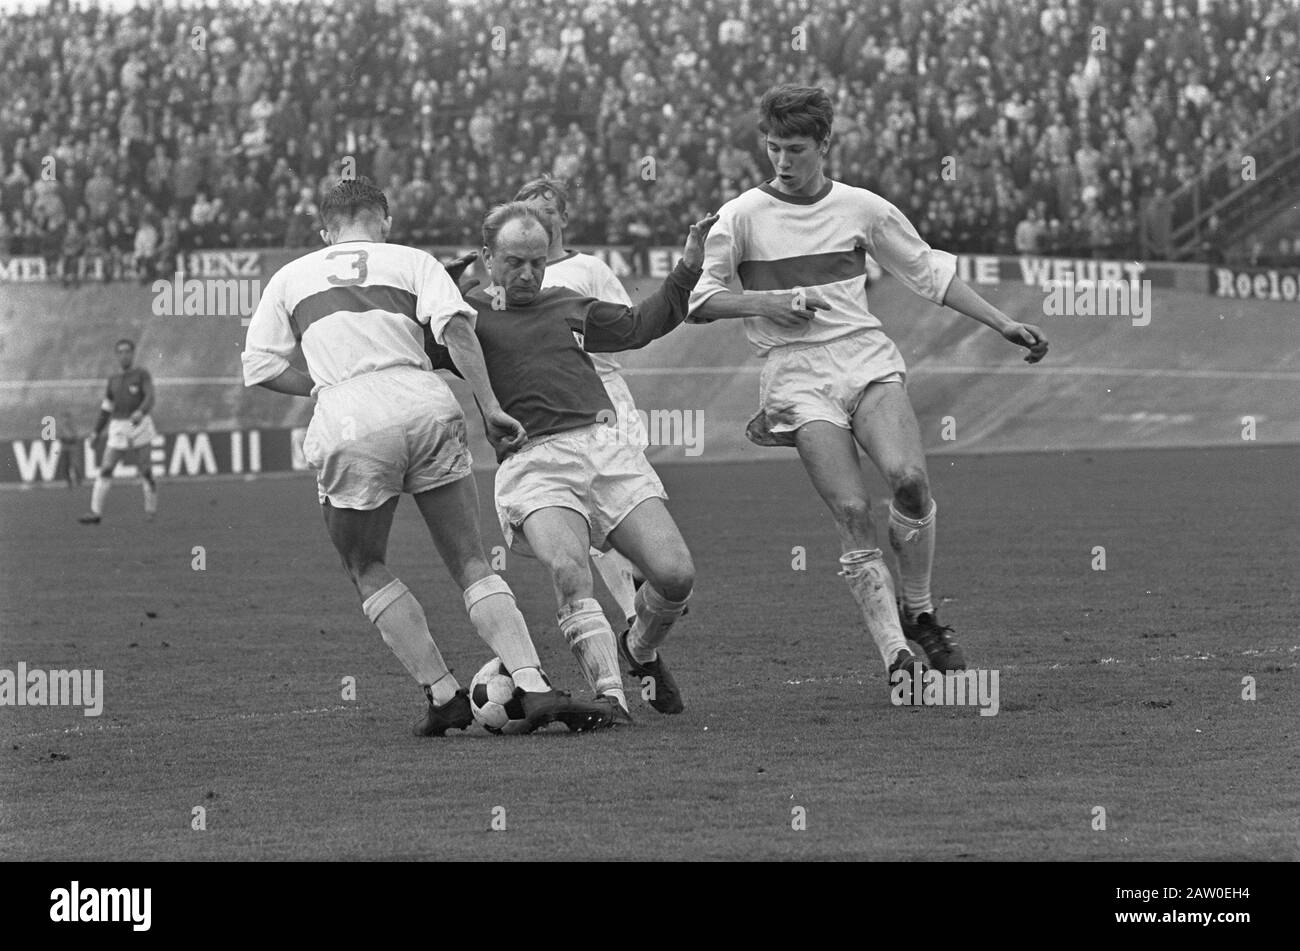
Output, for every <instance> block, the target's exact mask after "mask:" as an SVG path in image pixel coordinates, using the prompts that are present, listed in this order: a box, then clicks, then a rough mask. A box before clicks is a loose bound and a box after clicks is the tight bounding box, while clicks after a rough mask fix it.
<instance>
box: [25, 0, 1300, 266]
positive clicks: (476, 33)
mask: <svg viewBox="0 0 1300 951" xmlns="http://www.w3.org/2000/svg"><path fill="white" fill-rule="evenodd" d="M1298 35H1300V5H1297V4H1296V3H1295V2H1290V0H892V2H882V3H873V2H870V0H816V2H812V0H809V2H806V3H802V2H796V0H752V2H751V0H648V2H630V0H533V2H530V3H524V4H520V3H507V2H505V0H478V2H475V3H472V4H469V3H461V2H449V0H356V2H351V0H350V2H345V3H334V4H326V3H323V2H321V0H305V2H298V3H294V2H287V0H286V2H277V3H259V4H252V5H249V4H246V3H233V2H229V0H222V2H218V3H206V4H191V5H188V6H185V7H177V6H154V5H147V6H143V7H139V8H135V9H127V10H117V11H105V10H100V9H96V8H84V7H79V6H76V5H71V6H70V5H69V4H68V3H66V2H55V3H53V4H51V5H50V6H49V8H48V9H45V10H43V11H41V12H39V13H36V14H10V15H7V16H5V17H4V19H3V20H2V21H0V88H3V89H4V90H5V93H4V96H3V97H2V98H0V253H4V254H11V255H16V254H28V255H41V256H44V257H45V258H46V259H47V260H48V261H49V262H50V263H51V265H52V266H53V267H54V269H55V271H56V272H57V273H58V274H60V275H62V276H63V278H64V279H65V280H66V281H75V280H77V279H78V276H79V275H84V274H85V273H88V272H94V273H104V274H106V275H107V276H110V277H116V276H122V275H128V274H129V275H131V276H137V275H138V276H140V277H142V278H144V279H146V280H148V279H150V278H151V277H152V276H153V274H154V273H155V272H157V271H160V270H161V271H166V272H170V269H171V264H170V262H171V260H172V259H173V258H174V255H175V254H176V253H177V252H178V251H184V250H188V249H194V248H223V247H271V246H274V247H311V246H315V245H316V244H318V243H319V238H318V237H317V236H316V234H315V231H316V228H317V227H318V222H317V220H316V196H318V195H319V194H320V193H321V189H322V188H323V187H325V186H327V185H328V184H330V183H332V182H334V181H335V180H337V179H338V178H339V176H340V174H341V173H343V172H345V171H350V172H352V173H354V174H357V175H369V176H370V177H371V178H373V179H374V180H375V181H376V182H377V183H378V184H379V185H381V186H382V187H383V188H384V189H385V191H386V192H387V194H388V196H389V200H390V203H391V205H392V212H393V219H394V227H393V233H392V236H391V238H392V240H396V241H403V242H407V243H417V244H443V243H445V244H460V245H468V246H472V245H474V244H476V243H477V240H476V239H477V233H478V223H479V221H480V219H481V216H482V214H483V212H484V210H485V209H486V208H488V207H489V206H491V205H492V204H494V203H495V202H498V201H501V200H503V199H506V198H509V197H510V195H511V194H512V193H513V192H514V190H515V188H516V187H517V186H518V185H519V184H520V183H522V182H524V181H525V180H527V179H531V178H534V177H537V176H539V175H542V174H548V175H553V176H556V177H558V178H562V179H565V180H566V181H568V182H569V183H570V184H571V186H572V187H573V190H574V199H573V207H572V209H571V212H572V223H571V227H570V239H571V241H572V242H573V243H575V244H583V243H614V244H623V245H632V247H633V248H634V250H636V251H638V252H639V251H640V250H641V249H644V248H647V247H649V246H653V245H655V244H677V243H679V242H680V241H681V240H682V236H683V235H684V234H685V231H686V226H687V224H689V223H690V222H691V221H693V220H695V219H696V218H698V217H700V216H701V215H702V214H703V213H705V212H706V211H707V210H710V209H714V208H716V207H717V206H718V205H719V204H721V202H722V201H724V200H725V199H727V198H729V197H732V196H733V195H735V194H736V193H737V192H739V191H741V190H743V189H745V188H748V187H751V186H753V185H756V184H758V183H760V182H761V181H763V180H764V179H765V178H767V177H768V176H769V174H770V167H769V165H768V163H767V161H766V158H765V155H764V152H763V148H762V143H761V140H760V138H759V136H758V134H757V132H756V129H755V122H756V119H757V115H756V108H755V107H756V105H757V102H758V99H759V97H760V96H761V94H762V92H763V91H764V90H765V89H766V88H768V87H769V86H771V85H773V84H775V83H777V82H782V81H795V82H802V83H811V84H818V85H822V86H824V87H826V88H827V90H828V91H829V92H830V94H831V96H832V99H833V100H834V102H835V106H836V122H835V136H834V142H833V147H832V150H831V154H830V162H829V167H828V171H829V173H830V174H831V176H832V177H834V178H837V179H840V180H842V181H845V182H848V183H850V184H854V185H861V186H865V187H867V188H870V189H872V190H874V191H877V192H879V193H880V194H882V195H884V196H885V197H886V198H888V199H889V200H890V201H892V202H894V203H895V204H896V205H898V206H899V207H900V208H901V209H902V210H903V211H904V212H905V213H906V214H908V215H909V216H910V217H911V219H912V220H913V222H914V223H915V224H916V225H917V228H918V230H919V231H920V232H921V234H922V235H923V236H924V237H925V238H926V239H927V240H928V241H930V243H931V244H933V245H934V246H936V247H942V248H946V249H948V250H952V251H958V252H977V251H978V252H989V253H1041V254H1064V255H1072V256H1081V257H1120V258H1130V257H1134V256H1136V255H1137V254H1138V253H1139V249H1138V239H1139V234H1140V233H1141V234H1143V235H1145V236H1146V238H1147V240H1148V245H1147V248H1146V250H1147V251H1148V252H1149V253H1150V256H1152V257H1157V258H1158V257H1160V255H1161V253H1162V241H1164V240H1167V234H1168V229H1169V205H1168V201H1167V196H1168V195H1169V194H1170V193H1171V192H1173V191H1174V190H1176V189H1177V188H1178V187H1179V186H1180V185H1181V184H1183V183H1184V182H1186V181H1188V180H1189V179H1191V178H1193V177H1195V176H1196V175H1198V174H1199V173H1201V172H1202V171H1203V170H1204V169H1207V168H1211V167H1213V166H1215V165H1216V163H1218V162H1219V161H1220V160H1221V159H1222V158H1224V157H1231V156H1233V155H1235V154H1238V153H1239V152H1240V149H1241V147H1242V145H1243V143H1244V142H1245V141H1246V140H1247V139H1248V138H1249V137H1250V136H1251V135H1252V134H1254V133H1256V132H1258V131H1259V130H1260V129H1261V128H1263V127H1264V126H1265V125H1266V124H1267V122H1268V121H1269V119H1270V117H1273V116H1277V115H1280V114H1281V113H1282V112H1283V111H1285V110H1288V109H1292V108H1294V107H1295V105H1296V103H1297V101H1300V42H1298V40H1297V37H1298ZM647 159H649V160H651V161H650V162H647ZM344 163H349V164H348V165H347V166H346V167H345V165H344ZM1230 168H1231V166H1223V171H1222V172H1221V174H1222V176H1223V181H1222V182H1221V183H1217V184H1216V187H1218V186H1219V185H1221V189H1222V193H1224V194H1226V193H1227V192H1228V191H1230V190H1231V189H1232V188H1233V187H1234V184H1235V183H1234V181H1233V180H1232V175H1231V174H1230V171H1229V169H1230ZM1221 255H1222V249H1220V248H1218V247H1216V246H1215V243H1214V241H1213V240H1210V241H1207V242H1206V245H1205V247H1204V249H1203V257H1204V259H1206V260H1215V259H1216V258H1218V257H1220V256H1221ZM1251 257H1252V258H1253V259H1254V263H1278V264H1289V263H1291V262H1293V261H1300V240H1297V241H1296V242H1295V243H1294V244H1288V241H1287V240H1286V239H1283V240H1281V241H1280V242H1278V244H1277V246H1276V247H1258V246H1257V247H1256V248H1254V249H1253V250H1252V252H1251Z"/></svg>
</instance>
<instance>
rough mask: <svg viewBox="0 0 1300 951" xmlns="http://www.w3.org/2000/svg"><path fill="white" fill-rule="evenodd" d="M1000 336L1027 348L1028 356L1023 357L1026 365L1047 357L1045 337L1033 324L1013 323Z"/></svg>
mask: <svg viewBox="0 0 1300 951" xmlns="http://www.w3.org/2000/svg"><path fill="white" fill-rule="evenodd" d="M1002 336H1003V337H1005V338H1006V339H1007V340H1010V341H1011V342H1012V343H1014V344H1018V345H1019V346H1022V347H1026V348H1028V350H1029V354H1028V355H1027V356H1026V357H1025V362H1026V363H1037V362H1038V361H1039V360H1041V359H1043V357H1045V356H1047V337H1046V335H1045V334H1044V333H1043V331H1042V330H1040V329H1039V328H1038V327H1035V326H1034V325H1033V324H1015V323H1013V324H1012V325H1011V326H1009V327H1008V328H1007V329H1006V330H1004V331H1002Z"/></svg>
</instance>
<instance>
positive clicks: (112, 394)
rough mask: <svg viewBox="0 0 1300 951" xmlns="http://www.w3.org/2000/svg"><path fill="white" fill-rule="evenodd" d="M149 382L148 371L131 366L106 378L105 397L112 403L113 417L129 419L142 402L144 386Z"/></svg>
mask: <svg viewBox="0 0 1300 951" xmlns="http://www.w3.org/2000/svg"><path fill="white" fill-rule="evenodd" d="M149 382H150V378H149V371H148V370H146V369H144V368H143V367H132V368H131V369H129V370H123V371H122V372H121V373H114V374H113V375H112V376H110V377H109V378H108V393H107V394H106V396H107V399H108V401H109V402H110V403H112V404H113V409H112V415H113V419H130V418H131V414H132V413H134V412H135V411H136V410H137V409H139V408H140V404H141V403H143V402H144V387H145V384H146V383H149Z"/></svg>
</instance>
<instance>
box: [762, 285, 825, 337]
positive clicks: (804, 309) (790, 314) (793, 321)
mask: <svg viewBox="0 0 1300 951" xmlns="http://www.w3.org/2000/svg"><path fill="white" fill-rule="evenodd" d="M770 299H771V301H772V303H773V305H774V306H772V307H771V308H770V312H769V313H766V314H764V315H763V316H765V317H767V318H768V319H769V320H771V321H772V322H773V323H774V324H778V325H779V326H781V327H785V328H786V329H787V330H799V329H802V328H803V327H804V326H806V325H807V323H808V321H810V320H812V319H813V317H814V316H816V314H817V311H819V310H830V309H831V305H830V304H828V303H827V302H826V299H825V298H824V297H822V296H821V295H820V294H818V293H817V292H816V291H809V290H805V289H803V288H798V289H796V290H794V291H792V292H791V294H790V297H789V298H785V297H777V296H775V295H773V296H772V297H771V298H770Z"/></svg>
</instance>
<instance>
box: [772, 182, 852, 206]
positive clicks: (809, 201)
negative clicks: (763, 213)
mask: <svg viewBox="0 0 1300 951" xmlns="http://www.w3.org/2000/svg"><path fill="white" fill-rule="evenodd" d="M834 184H835V183H834V182H833V181H831V180H830V179H829V178H828V179H826V184H825V185H823V186H822V187H821V188H820V189H818V191H817V194H815V195H787V194H786V193H785V192H783V191H778V190H777V189H776V187H775V186H773V184H772V183H771V182H764V183H763V184H762V185H759V186H758V190H759V191H761V192H766V193H767V194H769V195H771V196H772V197H773V198H779V199H781V201H788V202H789V203H790V204H792V205H815V204H817V202H819V201H821V200H822V199H823V198H825V197H826V196H827V195H829V194H830V193H831V187H832V186H833V185H834Z"/></svg>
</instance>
